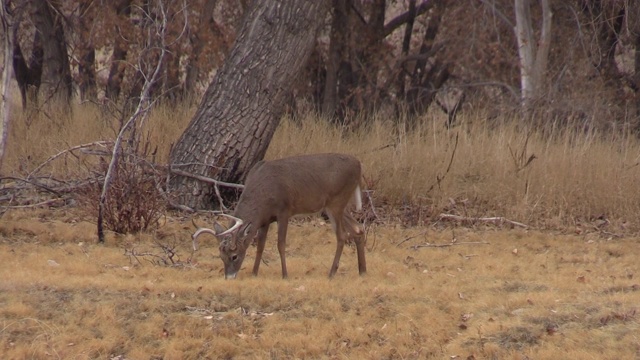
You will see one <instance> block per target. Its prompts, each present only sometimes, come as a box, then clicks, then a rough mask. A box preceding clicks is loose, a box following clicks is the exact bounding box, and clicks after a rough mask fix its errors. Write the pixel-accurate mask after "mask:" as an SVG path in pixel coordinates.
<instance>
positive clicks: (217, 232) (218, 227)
mask: <svg viewBox="0 0 640 360" xmlns="http://www.w3.org/2000/svg"><path fill="white" fill-rule="evenodd" d="M213 228H214V230H215V231H216V234H220V233H222V232H224V231H225V230H226V229H225V228H223V227H222V225H220V224H218V223H217V222H214V223H213Z"/></svg>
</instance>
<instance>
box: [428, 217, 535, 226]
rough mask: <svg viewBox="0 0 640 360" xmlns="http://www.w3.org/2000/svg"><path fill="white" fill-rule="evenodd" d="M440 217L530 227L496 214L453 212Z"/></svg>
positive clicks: (441, 218)
mask: <svg viewBox="0 0 640 360" xmlns="http://www.w3.org/2000/svg"><path fill="white" fill-rule="evenodd" d="M438 217H439V218H440V220H452V221H459V222H470V223H474V222H485V223H493V224H496V225H502V224H504V223H506V224H510V225H512V226H516V227H521V228H523V229H527V228H529V226H528V225H526V224H523V223H519V222H517V221H513V220H509V219H507V218H504V217H502V216H495V217H468V216H460V215H453V214H440V215H438Z"/></svg>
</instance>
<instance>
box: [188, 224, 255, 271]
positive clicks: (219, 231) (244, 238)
mask: <svg viewBox="0 0 640 360" xmlns="http://www.w3.org/2000/svg"><path fill="white" fill-rule="evenodd" d="M223 215H224V216H226V217H228V218H230V219H232V220H233V221H234V224H233V225H232V226H231V227H230V228H229V229H224V228H223V227H222V225H220V224H219V223H217V222H215V223H214V224H213V228H214V229H209V228H198V229H197V230H196V232H195V233H194V234H193V235H192V236H191V237H192V239H193V250H194V251H195V250H197V249H198V241H197V239H198V236H200V235H201V234H204V233H208V234H212V235H214V236H215V237H216V238H217V239H218V241H219V248H220V258H221V259H222V262H223V263H224V277H225V279H235V277H236V275H237V274H238V271H239V270H240V267H241V266H242V262H243V261H244V257H245V255H246V253H247V248H248V247H249V245H250V244H251V241H252V240H253V238H254V237H255V235H256V231H255V230H254V231H252V229H253V228H254V227H253V226H252V224H251V223H247V224H245V223H244V221H243V220H242V219H239V218H237V217H235V216H231V215H226V214H223ZM194 226H195V223H194ZM196 227H197V226H196Z"/></svg>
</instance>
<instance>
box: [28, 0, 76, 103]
mask: <svg viewBox="0 0 640 360" xmlns="http://www.w3.org/2000/svg"><path fill="white" fill-rule="evenodd" d="M50 4H51V5H50ZM34 5H35V12H34V15H33V19H34V22H35V25H36V31H38V32H39V33H40V36H41V37H42V49H43V50H44V58H43V62H42V83H41V85H40V94H39V96H38V97H39V98H40V99H42V101H44V102H48V101H49V100H50V99H54V100H57V101H61V104H63V105H67V106H69V105H70V102H71V94H72V90H73V83H72V79H71V66H70V65H69V56H68V54H67V42H66V40H65V38H64V29H63V27H62V18H61V15H60V14H59V13H58V12H57V11H56V10H55V9H53V8H52V6H53V2H47V1H45V0H34Z"/></svg>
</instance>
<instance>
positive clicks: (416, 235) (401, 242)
mask: <svg viewBox="0 0 640 360" xmlns="http://www.w3.org/2000/svg"><path fill="white" fill-rule="evenodd" d="M427 231H429V230H425V231H422V232H420V233H418V234H415V235H413V236H409V237H407V238H405V239H404V240H402V241H400V242H399V243H397V244H396V246H400V245H402V244H404V243H406V242H407V241H409V240H411V239H415V238H417V237H418V236H420V235H424V234H426V233H427Z"/></svg>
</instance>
